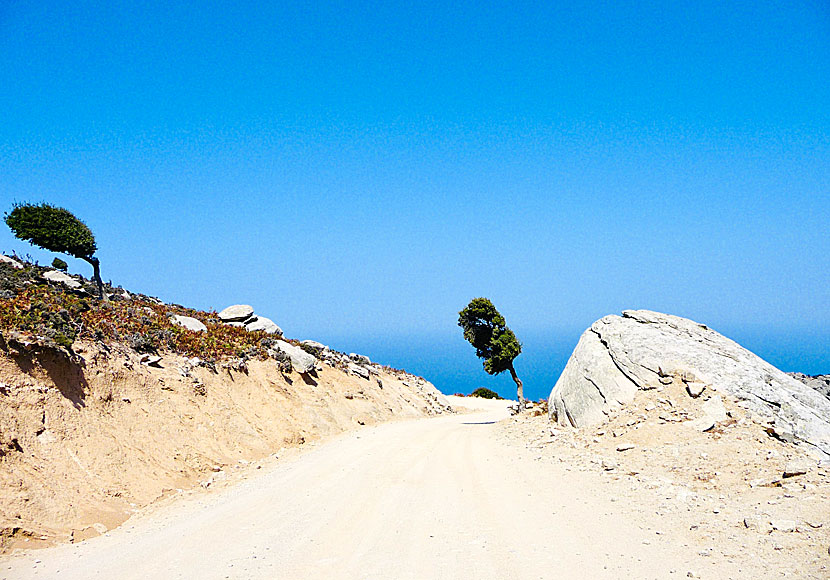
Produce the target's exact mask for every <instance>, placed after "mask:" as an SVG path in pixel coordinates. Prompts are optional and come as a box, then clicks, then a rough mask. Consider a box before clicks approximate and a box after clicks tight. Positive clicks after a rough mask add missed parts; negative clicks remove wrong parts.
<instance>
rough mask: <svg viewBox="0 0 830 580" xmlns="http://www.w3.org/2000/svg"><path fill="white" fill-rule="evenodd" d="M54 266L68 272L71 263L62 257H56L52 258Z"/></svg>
mask: <svg viewBox="0 0 830 580" xmlns="http://www.w3.org/2000/svg"><path fill="white" fill-rule="evenodd" d="M52 267H53V268H54V269H55V270H60V271H61V272H66V269H67V268H69V264H67V263H66V262H64V261H63V260H61V259H60V258H55V259H54V260H52Z"/></svg>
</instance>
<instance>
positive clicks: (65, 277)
mask: <svg viewBox="0 0 830 580" xmlns="http://www.w3.org/2000/svg"><path fill="white" fill-rule="evenodd" d="M43 277H44V278H46V279H47V280H49V281H50V282H58V283H60V284H63V285H64V286H66V287H67V288H72V289H75V288H80V287H81V283H80V282H78V281H77V280H76V279H75V278H73V277H72V276H70V275H69V274H64V273H63V272H59V271H58V270H49V271H48V272H44V274H43Z"/></svg>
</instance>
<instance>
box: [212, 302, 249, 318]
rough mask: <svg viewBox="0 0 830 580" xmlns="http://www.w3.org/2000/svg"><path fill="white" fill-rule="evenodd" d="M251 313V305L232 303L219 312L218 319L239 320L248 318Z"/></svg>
mask: <svg viewBox="0 0 830 580" xmlns="http://www.w3.org/2000/svg"><path fill="white" fill-rule="evenodd" d="M253 313H254V309H253V307H252V306H249V305H248V304H234V305H233V306H228V307H227V308H225V309H224V310H223V311H222V312H220V313H219V320H221V321H222V322H241V321H243V320H247V319H248V318H250V317H251V315H253Z"/></svg>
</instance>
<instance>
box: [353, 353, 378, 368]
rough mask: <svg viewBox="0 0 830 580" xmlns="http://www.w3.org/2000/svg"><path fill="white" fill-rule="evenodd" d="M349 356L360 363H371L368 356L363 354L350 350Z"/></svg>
mask: <svg viewBox="0 0 830 580" xmlns="http://www.w3.org/2000/svg"><path fill="white" fill-rule="evenodd" d="M349 358H350V359H352V360H353V361H354V362H356V363H357V364H361V365H368V364H372V361H370V360H369V357H368V356H363V355H362V354H356V353H353V352H352V353H349Z"/></svg>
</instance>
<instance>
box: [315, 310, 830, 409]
mask: <svg viewBox="0 0 830 580" xmlns="http://www.w3.org/2000/svg"><path fill="white" fill-rule="evenodd" d="M716 330H717V329H716ZM719 332H721V334H723V335H725V336H727V337H728V338H730V339H732V340H734V341H735V342H737V343H738V344H740V345H741V346H743V347H744V348H746V349H748V350H750V351H751V352H753V353H755V354H756V355H758V356H759V357H761V358H762V359H764V360H766V361H767V362H769V363H770V364H772V365H773V366H775V367H777V368H779V369H781V370H782V371H785V372H801V373H805V374H808V375H818V374H830V351H828V349H827V345H829V344H830V331H827V330H817V329H796V328H790V329H770V328H767V329H764V328H760V327H746V326H744V327H740V328H727V329H725V330H722V331H719ZM581 333H582V331H565V330H557V331H537V332H533V333H525V334H524V336H522V337H520V338H521V340H522V354H521V355H519V356H518V357H517V358H516V361H515V367H516V373H517V374H518V375H519V378H520V379H522V382H523V384H524V394H525V397H526V398H528V399H532V400H539V399H546V398H547V397H548V395H550V390H551V389H552V388H553V385H554V384H555V383H556V381H557V379H558V378H559V375H560V374H561V373H562V370H563V369H564V368H565V364H566V363H567V362H568V358H569V357H570V355H571V353H572V352H573V349H574V347H575V346H576V343H577V342H578V341H579V337H580V335H581ZM327 340H328V342H326V340H323V342H326V343H327V344H328V345H329V346H330V347H331V348H334V349H337V350H341V351H344V352H356V353H360V354H364V355H366V356H368V357H369V358H370V359H371V360H372V361H373V362H377V363H380V364H384V365H389V366H391V367H394V368H399V369H404V370H406V371H408V372H411V373H413V374H416V375H419V376H423V377H424V378H426V379H427V380H429V381H430V382H432V383H433V384H434V385H435V386H436V387H437V388H438V389H439V390H440V391H441V392H442V393H444V394H448V395H451V394H455V393H463V394H469V393H471V392H472V391H473V390H475V389H477V388H479V387H486V388H488V389H491V390H493V391H496V392H497V393H498V394H499V395H501V396H502V397H505V398H510V399H515V398H516V386H515V383H514V382H513V381H512V380H511V378H510V375H509V374H508V373H502V374H501V375H498V376H491V375H488V374H487V373H486V372H484V369H483V368H482V363H481V360H479V359H478V358H476V356H475V351H474V350H473V348H472V347H471V346H470V345H469V344H468V343H467V342H465V341H464V339H463V338H462V337H461V334H460V331H459V332H458V334H457V335H451V334H447V333H438V332H436V333H423V334H418V335H414V334H410V335H389V334H386V335H372V336H365V335H359V334H358V335H354V336H330V337H327Z"/></svg>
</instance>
